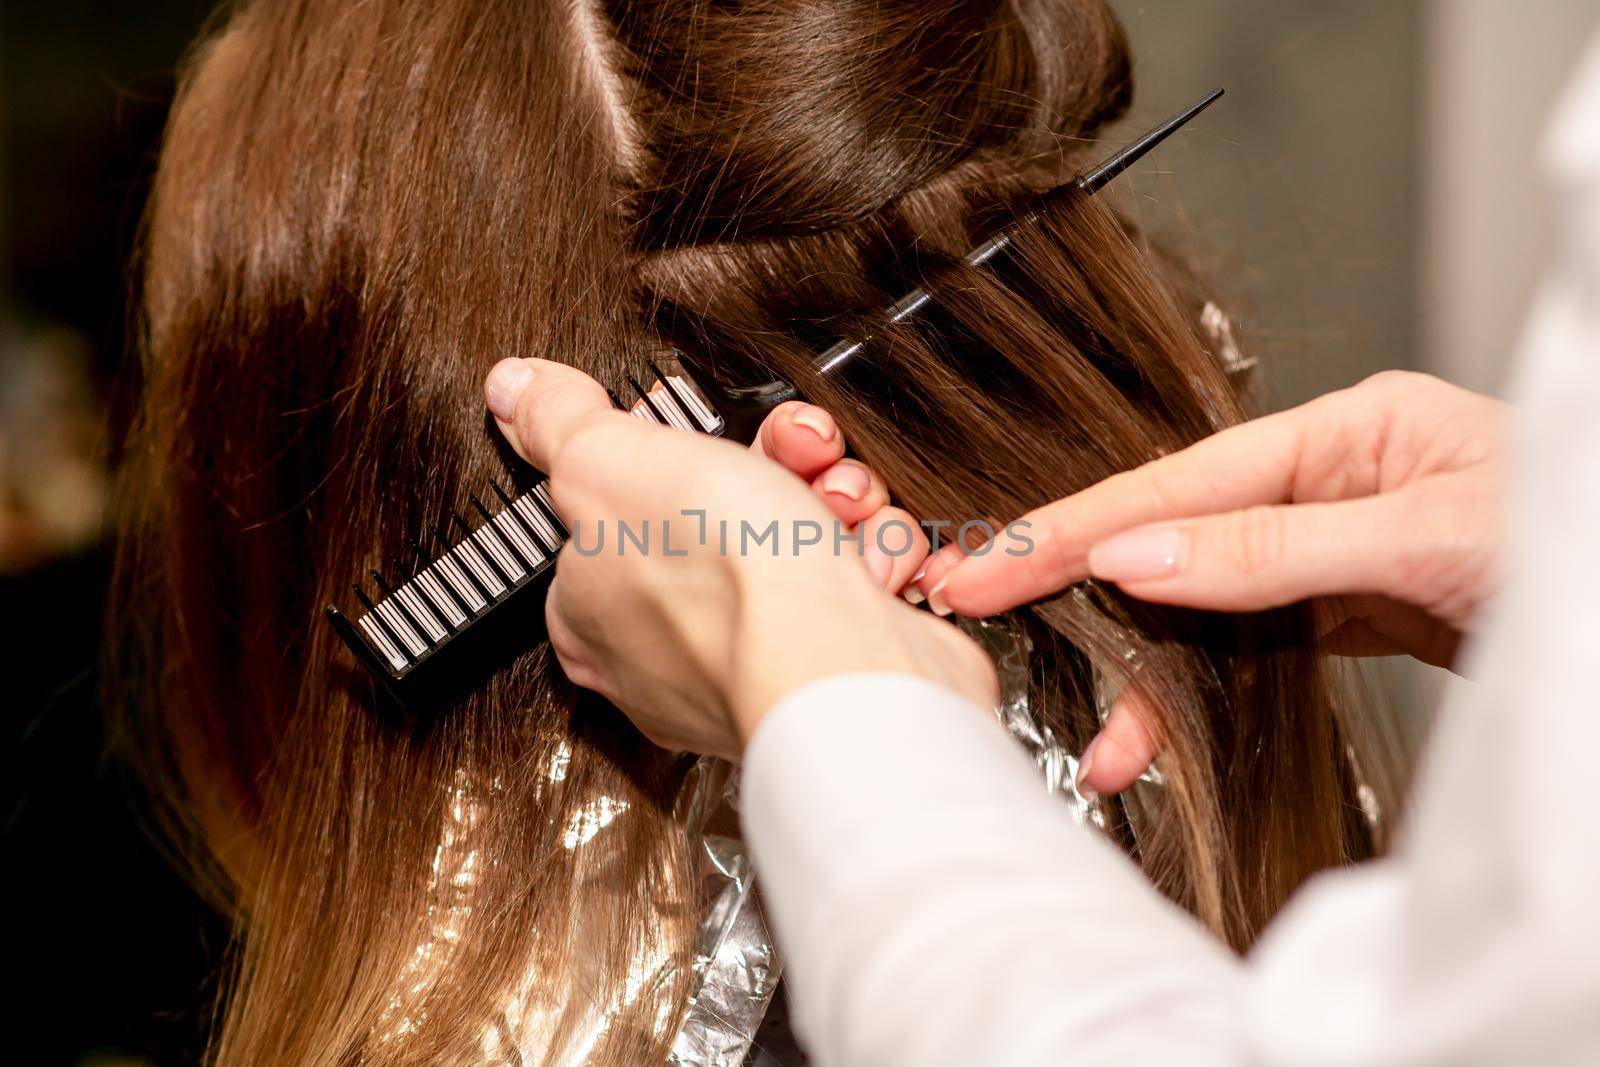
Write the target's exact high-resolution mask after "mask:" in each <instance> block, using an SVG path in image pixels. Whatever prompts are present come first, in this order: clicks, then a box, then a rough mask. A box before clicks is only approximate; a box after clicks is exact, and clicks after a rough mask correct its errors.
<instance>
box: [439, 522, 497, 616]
mask: <svg viewBox="0 0 1600 1067" xmlns="http://www.w3.org/2000/svg"><path fill="white" fill-rule="evenodd" d="M450 518H451V520H452V521H454V522H455V524H456V526H457V527H458V528H459V529H460V530H461V532H462V534H463V535H464V536H463V537H462V538H461V540H460V541H458V542H456V546H455V548H454V549H452V551H453V552H454V553H456V554H457V555H459V556H460V557H461V560H462V562H463V563H465V564H466V565H467V570H469V571H471V572H472V575H473V584H474V585H476V586H477V587H478V589H479V590H480V591H481V592H482V593H483V596H484V600H485V601H486V602H487V603H489V604H493V603H494V600H495V597H497V596H499V594H498V593H496V592H494V590H493V589H492V588H490V587H491V585H504V583H503V582H501V581H500V579H499V577H498V576H496V575H495V574H494V572H493V570H492V569H491V565H490V564H487V563H485V562H484V559H483V554H482V553H480V552H479V551H478V546H477V545H475V544H473V543H472V528H471V527H470V526H468V525H467V520H466V519H463V518H462V517H461V513H460V512H458V511H455V510H452V511H451V512H450Z"/></svg>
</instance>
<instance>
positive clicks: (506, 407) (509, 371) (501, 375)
mask: <svg viewBox="0 0 1600 1067" xmlns="http://www.w3.org/2000/svg"><path fill="white" fill-rule="evenodd" d="M531 381H533V364H532V363H530V362H529V361H528V360H525V359H516V358H515V357H513V358H511V359H502V360H501V361H500V362H499V363H496V364H495V365H494V369H493V370H491V371H490V372H489V377H488V379H487V380H486V381H485V382H484V383H483V399H484V401H485V402H486V403H487V404H488V405H489V410H490V411H491V412H493V413H494V417H495V418H497V419H499V420H500V421H501V422H510V421H511V420H512V419H513V418H514V417H515V416H516V414H517V401H518V400H519V399H521V397H522V392H523V390H525V389H527V388H528V383H529V382H531Z"/></svg>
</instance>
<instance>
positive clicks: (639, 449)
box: [484, 359, 998, 759]
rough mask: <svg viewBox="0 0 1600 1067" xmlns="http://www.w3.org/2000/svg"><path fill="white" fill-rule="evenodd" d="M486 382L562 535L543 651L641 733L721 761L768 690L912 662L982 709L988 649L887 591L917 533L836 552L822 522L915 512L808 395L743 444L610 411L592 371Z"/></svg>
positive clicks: (867, 524)
mask: <svg viewBox="0 0 1600 1067" xmlns="http://www.w3.org/2000/svg"><path fill="white" fill-rule="evenodd" d="M484 394H485V400H486V401H487V403H488V406H489V409H490V411H491V412H492V413H493V414H494V416H495V420H496V423H497V425H498V426H499V427H500V430H501V432H502V433H503V434H504V435H505V436H506V439H507V441H508V442H509V443H510V444H511V446H512V448H513V449H515V450H516V452H517V453H518V455H520V456H521V457H522V458H523V459H525V460H527V461H528V462H530V463H532V464H533V465H535V466H537V467H539V468H540V469H541V470H543V471H545V472H546V473H548V474H549V476H550V492H551V496H552V498H553V499H554V501H555V506H556V510H557V511H558V512H560V514H561V516H562V518H563V519H564V520H565V521H566V523H567V525H568V528H569V529H570V530H571V531H572V533H573V536H572V538H571V539H570V540H569V541H568V543H567V545H566V546H565V547H564V548H563V549H562V551H561V554H560V556H559V558H558V560H557V563H556V574H555V580H554V582H553V583H552V585H551V587H550V592H549V595H548V597H547V600H546V604H545V617H546V622H547V624H548V627H549V637H550V644H551V648H552V649H553V650H554V652H555V654H556V658H557V659H558V660H559V661H560V663H561V665H562V667H563V669H564V670H565V671H566V673H567V675H568V677H569V678H571V680H572V681H573V682H575V683H576V684H578V685H580V686H584V687H585V688H589V689H593V690H595V691H597V692H599V693H600V694H601V695H603V696H605V697H606V698H607V699H608V700H610V701H611V702H612V703H613V704H615V705H616V706H617V707H618V708H620V709H621V710H622V711H623V712H624V713H626V714H627V715H628V717H629V718H630V719H631V720H632V721H633V722H634V724H635V725H636V726H637V727H638V728H639V729H640V730H641V731H642V732H643V733H644V734H645V736H647V737H649V738H650V739H651V740H652V741H654V742H655V743H656V744H658V745H661V746H663V747H665V748H671V749H685V750H690V751H695V752H707V753H711V754H713V755H718V756H723V757H726V758H732V759H736V758H738V756H739V754H740V753H741V752H742V751H743V749H744V745H745V743H746V742H748V740H749V739H750V737H751V736H752V734H753V733H754V731H755V729H756V727H757V726H758V725H759V723H760V721H761V719H762V718H763V717H764V715H765V714H766V712H767V711H769V710H770V709H771V708H772V707H773V705H774V704H776V703H777V702H778V701H779V700H781V699H782V698H783V697H784V696H785V695H787V694H788V693H790V692H792V691H793V690H795V689H798V688H800V687H801V686H803V685H805V684H807V683H808V682H812V681H816V680H820V679H822V678H826V677H829V676H832V675H837V674H845V673H853V672H858V671H893V672H900V673H909V674H913V675H918V676H921V677H924V678H927V679H929V680H931V681H933V682H936V683H938V684H942V685H945V686H947V687H949V688H951V689H953V690H955V691H956V692H958V693H960V694H962V695H963V696H966V697H968V698H969V699H971V700H973V701H974V702H975V703H977V704H978V705H979V706H980V707H986V708H987V707H993V706H994V704H995V702H996V700H997V699H998V685H997V682H996V679H995V674H994V667H993V665H992V664H991V663H990V661H989V658H988V656H987V655H985V653H984V652H983V651H982V650H981V649H980V648H978V646H977V645H976V644H974V643H973V642H972V641H971V640H970V639H968V638H967V637H966V636H965V635H964V634H962V633H961V632H960V631H959V630H957V629H956V628H955V627H953V626H951V625H950V624H949V623H948V622H946V621H944V620H942V619H939V618H937V617H936V616H933V615H931V614H930V613H928V612H925V611H918V610H916V609H915V608H913V607H912V606H911V605H909V604H907V603H906V602H905V601H904V600H903V599H901V598H900V597H897V596H894V595H893V593H892V591H897V590H899V589H900V588H902V587H903V586H904V585H905V584H906V583H907V582H908V581H910V579H911V577H912V575H913V574H914V573H915V571H916V570H917V569H918V568H919V567H920V566H921V563H922V561H923V558H924V556H925V555H926V552H927V547H926V543H925V542H924V543H923V544H922V545H921V546H920V549H918V548H915V547H914V548H913V550H912V551H909V552H906V553H904V554H902V555H900V556H889V555H886V554H883V553H876V554H877V555H878V557H879V558H877V559H874V558H873V556H874V552H873V551H872V544H873V541H874V539H873V538H870V537H868V538H864V539H863V541H864V543H865V545H866V546H867V547H866V549H865V550H864V551H863V552H861V553H858V552H857V550H856V548H855V542H844V545H845V547H844V548H843V549H842V550H841V551H835V547H834V546H835V542H834V537H833V531H834V524H835V522H836V521H837V522H838V523H839V524H841V526H842V527H845V528H853V529H855V530H858V531H859V530H861V529H863V528H865V529H868V530H870V529H871V528H872V527H873V525H874V524H882V523H884V522H888V521H894V520H896V519H901V520H903V521H905V522H907V524H908V525H910V526H912V527H914V526H915V523H911V522H910V517H909V516H907V515H906V514H905V513H904V512H902V511H899V510H898V509H895V508H892V507H890V506H889V504H888V494H887V491H886V490H885V489H884V486H883V483H882V480H881V479H879V478H878V477H877V475H875V474H874V473H873V472H872V471H871V470H869V469H868V468H866V467H865V466H863V465H862V464H860V463H857V462H855V461H854V460H847V459H843V458H842V457H843V455H844V450H845V442H844V439H843V435H842V434H841V433H840V432H839V429H838V426H837V424H836V423H835V422H834V421H833V419H832V417H831V416H829V415H828V413H827V412H826V411H823V410H822V409H820V408H817V407H814V406H811V405H808V404H801V403H791V404H786V405H784V406H782V407H780V408H778V409H777V410H776V411H774V412H773V413H772V414H771V415H770V416H769V417H768V418H767V420H766V422H765V423H764V424H763V425H762V427H761V431H760V434H759V437H758V439H757V441H756V443H755V444H754V445H753V446H752V447H751V448H750V449H744V448H740V447H739V446H738V445H735V444H733V443H731V442H728V441H721V440H717V439H715V438H711V437H707V436H704V435H701V434H691V433H685V432H683V431H681V430H675V429H670V428H668V427H665V426H660V425H656V424H653V423H649V422H645V421H643V420H641V419H636V418H633V417H632V416H630V415H628V414H626V413H623V412H620V411H617V410H615V409H614V408H613V407H612V405H611V402H610V400H609V399H608V397H607V395H606V392H605V390H604V389H602V388H601V386H600V385H599V384H598V383H597V382H595V381H594V380H593V379H592V378H590V377H588V376H587V375H585V374H583V373H582V372H581V371H578V370H576V369H574V368H572V367H569V366H566V365H564V364H560V363H552V362H549V361H546V360H539V359H507V360H503V361H501V363H499V364H498V365H496V367H495V368H494V370H493V371H491V372H490V375H489V378H488V380H487V381H486V383H485V387H484ZM724 522H725V523H727V524H728V525H727V530H728V534H727V537H726V540H725V541H724V539H723V537H722V536H721V534H720V530H721V529H722V525H721V524H722V523H724ZM774 522H775V523H777V529H778V535H777V540H776V541H775V542H774V541H767V542H764V543H756V542H749V543H747V544H746V546H745V548H744V549H743V550H741V547H740V543H741V535H740V529H741V526H740V524H741V523H747V524H748V525H749V528H750V529H752V530H754V531H757V532H760V531H764V530H765V528H766V527H767V525H768V524H769V523H774ZM602 523H603V524H604V525H603V526H602V525H601V524H602ZM619 523H626V524H627V526H628V528H629V529H630V530H631V531H633V532H634V536H635V538H637V536H638V535H639V534H640V533H644V536H645V538H646V543H647V544H648V546H649V547H648V548H647V549H641V548H640V547H639V546H638V544H637V543H636V540H627V541H625V540H624V539H623V538H622V537H621V536H620V530H619V527H618V524H619ZM813 535H815V536H817V537H818V538H819V540H818V543H816V544H810V545H808V544H805V542H806V541H809V540H811V538H812V536H813ZM894 543H895V544H896V545H897V546H898V544H899V542H898V541H896V542H894ZM724 545H725V548H724ZM597 548H598V550H596V549H597Z"/></svg>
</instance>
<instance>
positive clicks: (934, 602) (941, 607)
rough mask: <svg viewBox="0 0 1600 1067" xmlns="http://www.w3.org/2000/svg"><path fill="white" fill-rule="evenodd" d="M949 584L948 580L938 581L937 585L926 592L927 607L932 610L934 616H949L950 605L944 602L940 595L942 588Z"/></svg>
mask: <svg viewBox="0 0 1600 1067" xmlns="http://www.w3.org/2000/svg"><path fill="white" fill-rule="evenodd" d="M949 584H950V579H949V578H944V579H942V580H940V582H939V584H937V585H935V586H934V587H933V588H932V589H930V590H928V607H930V608H932V609H933V613H934V614H935V615H941V616H943V615H948V614H950V605H949V604H946V603H945V602H944V597H943V596H942V595H941V594H942V593H943V592H944V587H945V586H947V585H949Z"/></svg>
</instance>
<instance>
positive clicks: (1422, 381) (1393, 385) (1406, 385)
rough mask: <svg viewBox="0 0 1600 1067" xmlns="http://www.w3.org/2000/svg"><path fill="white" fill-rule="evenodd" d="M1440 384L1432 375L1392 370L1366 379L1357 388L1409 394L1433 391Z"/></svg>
mask: <svg viewBox="0 0 1600 1067" xmlns="http://www.w3.org/2000/svg"><path fill="white" fill-rule="evenodd" d="M1439 384H1440V382H1439V379H1437V378H1435V377H1433V376H1432V375H1431V374H1423V373H1422V372H1421V371H1414V370H1399V369H1396V368H1390V369H1388V370H1381V371H1379V372H1378V373H1376V374H1373V375H1371V376H1369V377H1367V378H1365V379H1364V380H1362V381H1361V382H1360V383H1359V384H1358V385H1357V386H1356V388H1357V389H1360V390H1365V391H1367V392H1384V393H1391V394H1408V393H1415V392H1417V391H1418V390H1420V389H1432V388H1433V387H1435V386H1437V385H1439Z"/></svg>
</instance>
